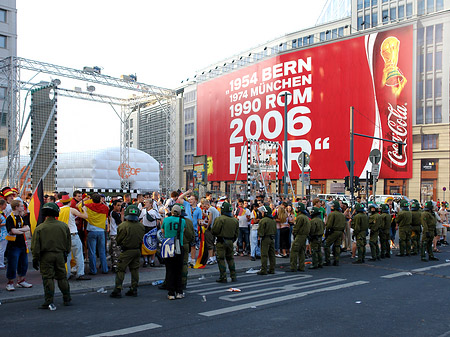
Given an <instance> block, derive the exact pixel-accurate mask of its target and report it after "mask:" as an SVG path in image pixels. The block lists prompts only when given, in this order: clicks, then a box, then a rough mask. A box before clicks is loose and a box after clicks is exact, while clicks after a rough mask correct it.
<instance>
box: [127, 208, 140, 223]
mask: <svg viewBox="0 0 450 337" xmlns="http://www.w3.org/2000/svg"><path fill="white" fill-rule="evenodd" d="M139 214H140V211H139V208H138V207H137V206H136V205H130V206H128V207H127V209H126V210H125V213H124V216H125V219H126V220H129V221H139Z"/></svg>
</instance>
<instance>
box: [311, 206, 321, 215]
mask: <svg viewBox="0 0 450 337" xmlns="http://www.w3.org/2000/svg"><path fill="white" fill-rule="evenodd" d="M317 214H320V208H319V207H313V208H312V210H311V215H313V216H314V215H317Z"/></svg>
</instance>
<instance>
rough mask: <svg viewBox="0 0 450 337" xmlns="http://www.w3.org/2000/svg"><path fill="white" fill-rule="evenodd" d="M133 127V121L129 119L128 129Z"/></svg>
mask: <svg viewBox="0 0 450 337" xmlns="http://www.w3.org/2000/svg"><path fill="white" fill-rule="evenodd" d="M132 127H133V119H130V128H132Z"/></svg>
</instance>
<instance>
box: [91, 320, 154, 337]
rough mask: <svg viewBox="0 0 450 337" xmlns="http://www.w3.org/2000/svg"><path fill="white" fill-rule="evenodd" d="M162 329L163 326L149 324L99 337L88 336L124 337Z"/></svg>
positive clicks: (103, 336) (100, 334)
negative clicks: (124, 336)
mask: <svg viewBox="0 0 450 337" xmlns="http://www.w3.org/2000/svg"><path fill="white" fill-rule="evenodd" d="M161 327H162V325H159V324H155V323H149V324H143V325H137V326H132V327H129V328H125V329H120V330H114V331H109V332H102V333H99V334H97V335H91V336H88V337H109V336H123V335H129V334H131V333H136V332H142V331H146V330H151V329H156V328H161Z"/></svg>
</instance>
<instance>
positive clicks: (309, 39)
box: [308, 35, 314, 44]
mask: <svg viewBox="0 0 450 337" xmlns="http://www.w3.org/2000/svg"><path fill="white" fill-rule="evenodd" d="M308 42H309V44H312V43H314V35H310V36H308Z"/></svg>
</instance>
